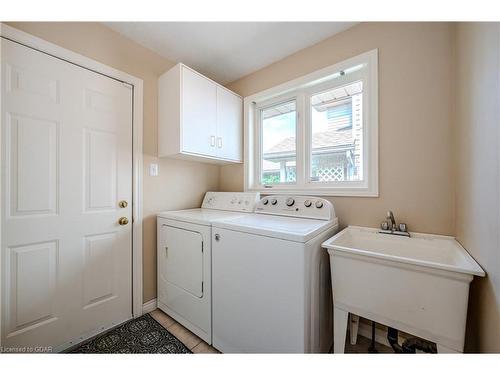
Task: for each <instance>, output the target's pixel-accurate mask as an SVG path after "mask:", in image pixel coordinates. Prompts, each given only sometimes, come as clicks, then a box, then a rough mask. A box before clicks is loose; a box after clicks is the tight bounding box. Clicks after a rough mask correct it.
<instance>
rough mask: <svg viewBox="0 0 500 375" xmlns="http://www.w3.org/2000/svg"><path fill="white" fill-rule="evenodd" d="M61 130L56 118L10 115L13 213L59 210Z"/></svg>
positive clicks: (10, 177) (32, 213) (11, 203)
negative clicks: (59, 135)
mask: <svg viewBox="0 0 500 375" xmlns="http://www.w3.org/2000/svg"><path fill="white" fill-rule="evenodd" d="M58 132H59V131H58V126H57V123H56V122H54V121H50V120H43V119H36V118H30V117H27V116H22V115H16V114H10V115H8V116H7V118H6V134H5V135H6V138H7V139H6V144H7V146H8V147H9V148H10V151H11V152H10V155H8V156H9V158H8V160H7V161H6V164H7V165H6V167H7V171H8V178H9V180H10V184H9V185H10V188H11V190H10V191H11V194H10V196H11V200H10V207H11V211H10V214H11V215H15V216H17V215H36V214H55V213H56V210H57V201H58V197H57V169H58V168H57V154H58V142H57V138H58ZM34 187H35V188H34Z"/></svg>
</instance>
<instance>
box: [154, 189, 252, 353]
mask: <svg viewBox="0 0 500 375" xmlns="http://www.w3.org/2000/svg"><path fill="white" fill-rule="evenodd" d="M258 200H259V194H258V193H227V192H224V193H222V192H207V193H206V194H205V198H204V199H203V204H202V206H201V208H195V209H190V210H180V211H168V212H162V213H160V214H158V220H157V226H158V230H157V233H158V248H157V263H158V300H157V303H158V308H160V309H161V310H163V311H165V312H166V313H167V314H169V315H170V316H171V317H173V318H174V319H175V320H177V321H178V322H179V323H181V324H182V325H183V326H185V327H186V328H188V329H189V330H190V331H192V332H194V333H195V334H196V335H198V336H199V337H200V338H202V339H203V340H205V341H206V342H207V343H209V344H211V343H212V293H211V292H212V283H211V277H212V276H211V274H212V269H211V262H212V259H211V256H212V255H211V254H212V249H211V243H212V241H211V239H212V226H211V223H212V222H213V221H214V220H217V219H230V218H238V217H240V216H244V215H250V214H251V212H252V211H253V209H254V206H255V203H256V202H258Z"/></svg>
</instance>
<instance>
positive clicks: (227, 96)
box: [216, 87, 243, 161]
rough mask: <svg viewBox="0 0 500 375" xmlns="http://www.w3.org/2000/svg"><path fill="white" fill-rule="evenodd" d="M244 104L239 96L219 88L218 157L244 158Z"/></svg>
mask: <svg viewBox="0 0 500 375" xmlns="http://www.w3.org/2000/svg"><path fill="white" fill-rule="evenodd" d="M242 118H243V104H242V100H241V98H240V97H239V96H237V95H235V94H233V93H231V92H230V91H228V90H225V89H223V88H221V87H217V154H216V155H217V157H219V158H222V159H229V160H237V161H241V160H242V159H243V158H242V156H243V121H242Z"/></svg>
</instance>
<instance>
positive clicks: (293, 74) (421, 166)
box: [220, 23, 454, 234]
mask: <svg viewBox="0 0 500 375" xmlns="http://www.w3.org/2000/svg"><path fill="white" fill-rule="evenodd" d="M453 32H454V28H453V25H452V24H449V23H448V24H447V23H363V24H360V25H358V26H355V27H353V28H351V29H349V30H347V31H344V32H342V33H340V34H337V35H334V36H333V37H331V38H329V39H326V40H324V41H322V42H320V43H318V44H316V45H314V46H312V47H309V48H306V49H304V50H301V51H299V52H297V53H295V54H293V55H291V56H289V57H287V58H285V59H283V60H281V61H278V62H276V63H274V64H272V65H269V66H267V67H265V68H263V69H261V70H259V71H257V72H255V73H253V74H251V75H249V76H247V77H244V78H242V79H240V80H238V81H236V82H233V83H231V84H229V85H228V87H229V88H231V89H233V90H235V91H236V92H238V93H239V94H241V95H243V96H248V95H251V94H254V93H256V92H259V91H261V90H264V89H267V88H269V87H272V86H275V85H278V84H280V83H283V82H286V81H289V80H291V79H294V78H297V77H300V76H302V75H304V74H307V73H310V72H312V71H315V70H317V69H320V68H323V67H326V66H329V65H332V64H334V63H337V62H339V61H342V60H344V59H346V58H349V57H352V56H355V55H358V54H360V53H362V52H365V51H369V50H371V49H374V48H378V49H379V153H380V159H379V171H380V186H379V192H380V196H379V197H378V198H349V197H332V198H329V199H330V200H331V201H332V202H333V203H334V205H335V208H336V211H337V215H338V217H339V219H340V222H341V225H343V226H344V225H348V224H357V225H367V226H378V225H380V222H381V221H382V220H384V219H385V213H386V211H387V210H389V209H392V210H394V213H395V215H396V219H398V220H403V221H404V222H406V223H407V224H408V226H409V228H410V230H413V231H421V232H430V233H440V234H453V232H454V200H453V192H454V184H453V175H452V153H451V148H452V142H451V121H450V117H451V101H452V92H451V83H450V82H451V74H452V72H451V70H450V66H451V61H452V45H453V43H452V41H453ZM220 186H221V189H223V190H241V189H242V188H243V168H242V167H241V166H227V167H223V168H222V169H221V178H220Z"/></svg>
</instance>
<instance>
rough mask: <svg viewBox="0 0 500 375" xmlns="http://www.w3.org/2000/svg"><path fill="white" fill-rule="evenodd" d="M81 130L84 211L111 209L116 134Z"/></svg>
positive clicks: (114, 202) (114, 189)
mask: <svg viewBox="0 0 500 375" xmlns="http://www.w3.org/2000/svg"><path fill="white" fill-rule="evenodd" d="M83 131H84V135H83V137H84V142H85V144H84V147H83V152H84V157H83V159H84V163H85V165H84V173H85V181H84V186H85V190H86V192H85V200H86V204H85V208H86V211H91V210H103V209H104V210H106V209H107V210H110V209H111V210H112V209H114V208H115V207H116V158H117V154H116V151H117V150H116V149H117V144H116V143H117V142H116V135H115V134H113V133H107V132H103V131H99V130H91V129H84V130H83Z"/></svg>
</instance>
